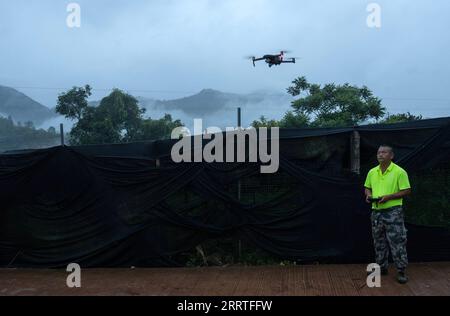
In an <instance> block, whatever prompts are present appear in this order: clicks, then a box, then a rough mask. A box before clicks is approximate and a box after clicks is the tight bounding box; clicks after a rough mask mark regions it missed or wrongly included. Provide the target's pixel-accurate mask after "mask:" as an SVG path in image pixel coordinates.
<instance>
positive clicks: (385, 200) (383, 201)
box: [378, 195, 392, 204]
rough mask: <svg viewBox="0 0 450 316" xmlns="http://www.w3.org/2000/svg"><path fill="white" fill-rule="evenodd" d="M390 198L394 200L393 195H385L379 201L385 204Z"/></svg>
mask: <svg viewBox="0 0 450 316" xmlns="http://www.w3.org/2000/svg"><path fill="white" fill-rule="evenodd" d="M390 200H392V197H391V196H390V195H385V196H383V197H382V198H381V200H380V201H379V202H378V203H380V204H383V203H386V202H387V201H390Z"/></svg>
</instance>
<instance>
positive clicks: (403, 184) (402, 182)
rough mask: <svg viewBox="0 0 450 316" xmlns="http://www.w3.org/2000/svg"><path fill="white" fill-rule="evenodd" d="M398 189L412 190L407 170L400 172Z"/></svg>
mask: <svg viewBox="0 0 450 316" xmlns="http://www.w3.org/2000/svg"><path fill="white" fill-rule="evenodd" d="M398 187H399V189H400V190H407V189H411V184H410V183H409V178H408V174H407V173H406V171H405V170H402V172H400V175H399V177H398Z"/></svg>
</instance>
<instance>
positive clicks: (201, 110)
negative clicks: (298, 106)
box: [137, 89, 293, 128]
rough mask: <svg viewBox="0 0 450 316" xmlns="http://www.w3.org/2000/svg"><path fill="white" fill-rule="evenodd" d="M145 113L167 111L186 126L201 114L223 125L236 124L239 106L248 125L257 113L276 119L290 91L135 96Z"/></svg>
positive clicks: (211, 122)
mask: <svg viewBox="0 0 450 316" xmlns="http://www.w3.org/2000/svg"><path fill="white" fill-rule="evenodd" d="M137 99H138V101H139V104H140V105H141V107H144V108H145V109H146V116H149V117H152V118H158V117H161V116H162V115H163V114H164V113H169V114H171V115H172V117H173V118H175V119H181V121H182V122H183V123H185V124H186V125H187V126H189V125H190V123H192V120H193V119H194V118H202V119H203V120H204V121H206V124H208V125H209V126H218V127H221V128H223V127H227V126H230V127H231V126H235V125H236V111H237V110H236V109H237V108H238V107H240V108H241V109H242V123H243V125H244V126H249V125H250V124H251V122H252V121H253V120H256V119H259V118H260V116H261V115H264V116H266V117H270V118H276V119H280V118H281V117H282V116H283V115H284V113H285V112H286V111H288V110H290V105H291V101H292V100H293V99H292V97H291V96H290V95H288V94H287V93H286V94H283V93H276V92H275V93H274V92H268V91H264V90H261V91H256V92H253V93H249V94H236V93H225V92H221V91H217V90H212V89H205V90H202V91H200V92H199V93H197V94H194V95H191V96H188V97H184V98H180V99H174V100H155V99H148V98H144V97H137Z"/></svg>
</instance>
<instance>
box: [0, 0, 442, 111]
mask: <svg viewBox="0 0 450 316" xmlns="http://www.w3.org/2000/svg"><path fill="white" fill-rule="evenodd" d="M70 2H71V1H61V0H35V1H33V0H15V1H6V0H0V85H5V86H11V87H16V88H17V89H18V90H20V91H22V92H24V93H26V94H27V95H29V96H30V97H32V98H34V99H35V100H37V101H39V102H41V103H43V104H45V105H47V106H51V107H52V106H55V103H56V98H57V95H58V93H60V92H62V90H64V89H67V88H70V87H72V86H74V85H84V84H87V83H89V84H90V85H91V86H92V87H93V88H94V89H98V90H95V95H94V97H93V99H99V98H101V97H102V96H104V95H105V94H106V93H107V92H108V89H111V88H113V87H117V88H121V89H124V90H127V91H129V92H130V93H132V94H134V95H139V96H146V97H153V98H164V99H172V98H177V97H181V96H186V95H190V94H193V93H196V92H198V91H200V90H201V89H204V88H213V89H218V90H221V91H225V92H237V93H245V92H251V91H254V90H259V89H270V90H273V91H278V92H281V93H283V92H285V88H287V87H288V86H289V85H290V83H291V81H292V80H293V79H295V78H296V77H298V76H303V75H304V76H306V77H307V78H308V80H309V81H311V82H317V83H322V84H324V83H329V82H335V83H345V82H349V83H351V84H356V85H367V86H368V87H369V88H370V89H372V90H373V91H374V93H375V94H376V95H377V96H379V97H381V98H383V103H384V105H385V106H386V107H387V108H388V110H389V111H390V112H393V113H394V112H405V111H411V112H412V113H421V114H424V115H425V116H426V117H437V116H450V110H449V109H450V96H449V95H448V91H449V88H450V79H449V76H450V66H449V65H450V63H449V56H450V36H449V35H448V33H449V31H450V19H449V18H448V15H449V12H450V1H448V0H433V1H426V0H414V1H411V0H408V1H406V0H385V1H384V0H383V1H377V3H378V4H379V5H380V6H381V9H382V11H381V28H379V29H377V28H369V27H368V26H367V23H366V19H367V16H368V15H369V13H368V12H367V11H366V7H367V5H368V4H369V3H371V1H362V0H342V1H335V0H329V1H317V0H314V1H305V0H303V1H301V0H300V1H299V0H292V1H291V0H285V1H283V0H270V1H269V0H209V1H208V0H172V1H170V0H133V1H129V0H128V1H117V0H115V1H109V0H79V1H76V2H77V3H79V5H80V7H81V28H69V27H67V25H66V19H67V16H68V14H69V13H68V12H67V11H66V7H67V4H69V3H70ZM281 49H287V50H291V51H292V54H291V55H292V56H297V57H301V59H300V60H298V62H297V63H296V64H295V65H292V64H286V65H282V66H281V67H273V68H271V69H269V68H268V67H267V66H266V65H264V64H263V63H261V64H258V65H257V67H256V68H253V67H252V65H251V61H249V60H245V59H244V56H247V55H263V54H265V53H276V52H277V51H279V50H281ZM38 88H41V89H38ZM61 89H62V90H61ZM103 89H106V90H103Z"/></svg>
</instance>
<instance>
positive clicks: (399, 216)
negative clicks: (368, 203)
mask: <svg viewBox="0 0 450 316" xmlns="http://www.w3.org/2000/svg"><path fill="white" fill-rule="evenodd" d="M371 221H372V237H373V242H374V247H375V257H376V262H377V264H378V265H380V267H381V268H387V267H388V263H389V262H388V260H389V248H390V250H391V254H392V259H393V260H394V263H395V266H396V267H397V270H399V271H400V270H404V269H406V267H407V265H408V255H407V252H406V241H407V236H406V233H407V230H406V227H405V222H404V216H403V208H402V207H401V206H397V207H393V208H391V209H389V210H386V211H381V212H379V211H373V212H372V216H371Z"/></svg>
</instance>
